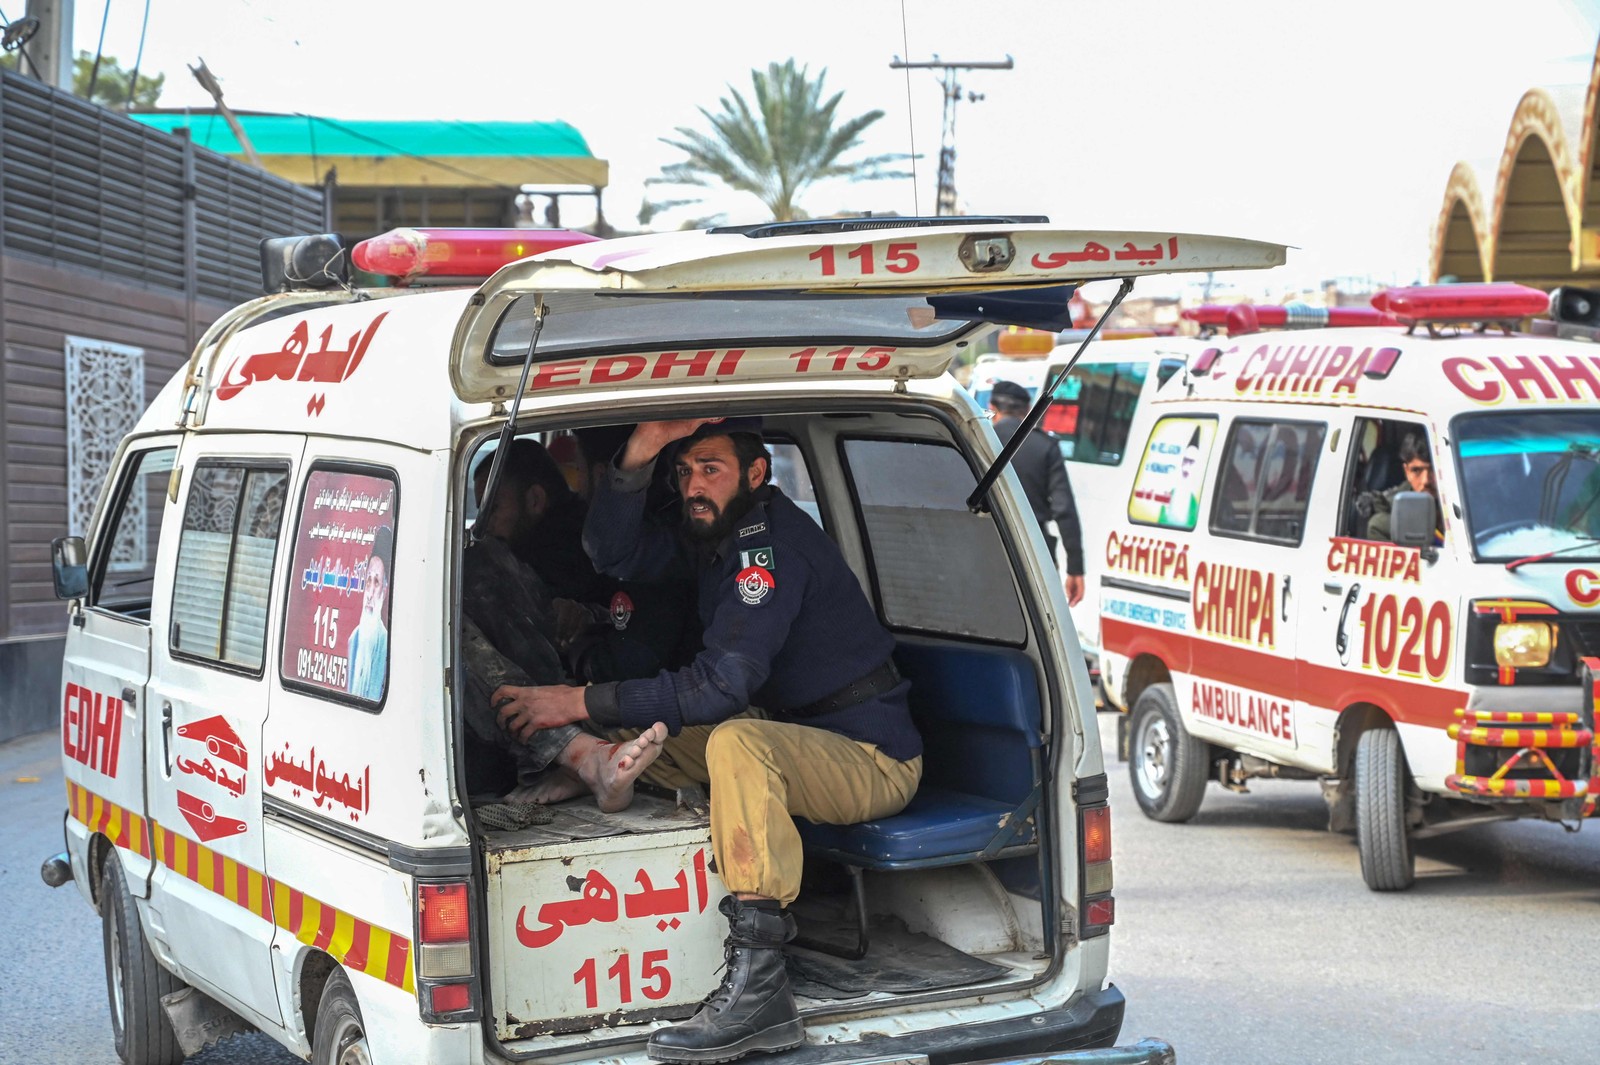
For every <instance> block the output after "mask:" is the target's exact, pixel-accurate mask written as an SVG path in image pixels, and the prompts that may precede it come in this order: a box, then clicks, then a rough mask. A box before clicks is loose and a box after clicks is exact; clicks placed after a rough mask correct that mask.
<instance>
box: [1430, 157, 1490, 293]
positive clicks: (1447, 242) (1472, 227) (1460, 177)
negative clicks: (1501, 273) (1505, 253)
mask: <svg viewBox="0 0 1600 1065" xmlns="http://www.w3.org/2000/svg"><path fill="white" fill-rule="evenodd" d="M1485 214H1486V212H1485V210H1484V206H1483V192H1482V191H1481V190H1480V189H1479V188H1478V177H1477V175H1476V174H1475V173H1473V170H1472V167H1470V166H1468V165H1467V164H1466V163H1457V164H1456V165H1455V167H1454V168H1453V169H1452V170H1451V171H1450V181H1449V182H1448V183H1447V184H1446V185H1445V190H1444V206H1443V207H1441V208H1440V209H1439V218H1438V221H1436V222H1435V223H1434V226H1433V262H1432V264H1431V266H1430V269H1429V276H1430V277H1431V278H1432V280H1434V281H1437V280H1439V279H1440V278H1442V277H1451V278H1454V279H1455V280H1457V281H1487V280H1488V279H1489V262H1488V259H1487V258H1485V254H1484V253H1485V245H1486V243H1487V240H1488V237H1489V225H1488V219H1487V218H1486V217H1485Z"/></svg>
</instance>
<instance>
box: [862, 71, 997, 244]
mask: <svg viewBox="0 0 1600 1065" xmlns="http://www.w3.org/2000/svg"><path fill="white" fill-rule="evenodd" d="M1012 66H1014V64H1013V63H1012V61H1011V57H1010V56H1006V57H1005V59H1004V60H1002V61H995V60H985V61H979V62H971V63H949V62H945V61H943V60H941V59H940V58H939V57H938V55H935V56H934V57H933V59H932V60H931V61H929V62H918V63H913V62H909V61H906V60H903V59H901V58H900V57H899V56H895V57H894V60H893V61H892V62H891V63H890V64H889V69H890V70H938V71H942V73H941V75H940V81H941V82H942V83H943V85H944V124H943V128H942V129H941V130H940V133H939V191H938V194H937V196H936V197H935V203H936V205H937V206H936V207H935V209H934V213H935V214H938V215H952V214H955V213H956V104H958V103H960V102H961V93H962V89H961V85H960V83H959V82H957V81H956V71H958V70H1010V69H1011V68H1012ZM981 99H983V93H981V92H969V93H967V100H968V102H970V103H977V102H978V101H979V100H981Z"/></svg>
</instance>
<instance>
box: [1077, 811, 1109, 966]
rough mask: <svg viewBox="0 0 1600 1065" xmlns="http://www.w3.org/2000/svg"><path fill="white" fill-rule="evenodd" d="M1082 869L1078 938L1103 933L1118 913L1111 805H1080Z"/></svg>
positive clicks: (1079, 863) (1079, 840) (1079, 860)
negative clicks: (1113, 877)
mask: <svg viewBox="0 0 1600 1065" xmlns="http://www.w3.org/2000/svg"><path fill="white" fill-rule="evenodd" d="M1078 869H1079V874H1078V875H1079V877H1080V881H1079V883H1080V885H1081V888H1082V890H1081V892H1080V896H1081V900H1082V903H1083V905H1082V908H1081V913H1082V920H1081V922H1080V928H1079V931H1078V938H1079V939H1089V938H1090V937H1092V936H1103V935H1105V934H1106V933H1107V932H1109V931H1111V925H1112V923H1113V922H1114V921H1115V920H1116V917H1117V902H1116V899H1114V898H1113V897H1112V896H1111V886H1112V877H1111V807H1109V806H1106V805H1104V804H1101V805H1098V806H1079V807H1078Z"/></svg>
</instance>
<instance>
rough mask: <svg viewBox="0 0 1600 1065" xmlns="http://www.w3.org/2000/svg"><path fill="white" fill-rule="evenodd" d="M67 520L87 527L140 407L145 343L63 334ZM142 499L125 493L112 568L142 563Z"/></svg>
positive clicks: (71, 525) (74, 527)
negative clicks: (65, 340) (65, 402)
mask: <svg viewBox="0 0 1600 1065" xmlns="http://www.w3.org/2000/svg"><path fill="white" fill-rule="evenodd" d="M66 368H67V520H68V527H69V528H70V529H71V530H72V531H73V532H76V533H80V534H81V533H87V532H88V531H89V521H90V518H91V517H92V516H93V514H94V504H95V500H96V499H97V498H98V497H99V495H100V486H101V485H102V484H103V483H104V482H105V479H106V476H107V475H108V474H109V473H110V472H111V460H112V458H113V457H115V455H116V453H117V445H118V444H119V443H121V441H122V438H123V437H124V436H125V435H127V433H128V432H129V431H130V430H131V429H132V428H133V427H134V425H135V423H137V422H138V420H139V415H140V414H142V413H143V412H144V349H143V348H134V347H129V346H128V345H126V344H113V343H111V342H110V341H107V340H90V339H88V338H86V337H74V336H69V337H67V344H66ZM145 552H146V537H145V500H144V494H143V493H142V492H139V491H135V492H134V493H133V494H132V496H131V497H130V498H129V499H128V503H127V506H126V508H125V510H124V512H123V520H122V521H121V522H120V523H119V525H118V532H117V539H116V542H115V543H113V544H112V547H111V559H110V568H111V569H113V570H128V569H141V568H143V567H144V566H145V564H146V562H147V561H148V560H147V559H146V558H145Z"/></svg>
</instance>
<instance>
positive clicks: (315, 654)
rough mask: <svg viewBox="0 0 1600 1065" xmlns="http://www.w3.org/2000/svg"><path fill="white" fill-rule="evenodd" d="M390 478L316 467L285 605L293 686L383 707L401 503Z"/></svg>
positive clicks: (288, 674)
mask: <svg viewBox="0 0 1600 1065" xmlns="http://www.w3.org/2000/svg"><path fill="white" fill-rule="evenodd" d="M397 501H398V500H397V496H396V489H395V483H394V479H393V478H392V477H389V476H386V475H383V474H372V473H355V472H352V471H349V470H336V469H313V470H312V471H311V474H310V476H309V477H308V478H307V479H306V488H305V496H304V498H303V499H302V501H301V507H300V525H299V528H298V529H297V530H296V532H295V541H294V558H293V560H292V562H291V568H290V571H289V572H290V579H289V596H288V601H287V605H286V607H285V610H286V616H285V619H284V636H283V661H282V662H281V663H280V669H281V671H282V675H283V679H284V681H285V682H287V683H289V684H293V685H297V686H302V687H307V688H310V689H312V690H314V691H317V692H326V693H328V694H331V695H335V696H338V697H342V698H346V699H352V700H356V701H358V702H360V703H363V704H380V703H382V702H383V697H384V692H385V690H386V689H387V687H388V680H389V621H390V610H389V583H390V574H391V573H392V572H393V563H394V528H395V515H396V503H397Z"/></svg>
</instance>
